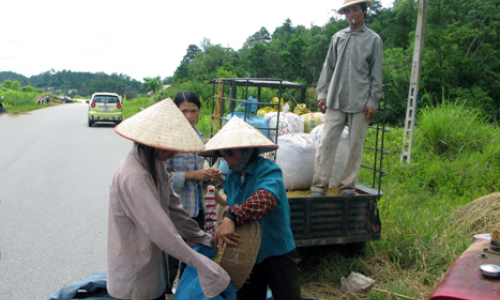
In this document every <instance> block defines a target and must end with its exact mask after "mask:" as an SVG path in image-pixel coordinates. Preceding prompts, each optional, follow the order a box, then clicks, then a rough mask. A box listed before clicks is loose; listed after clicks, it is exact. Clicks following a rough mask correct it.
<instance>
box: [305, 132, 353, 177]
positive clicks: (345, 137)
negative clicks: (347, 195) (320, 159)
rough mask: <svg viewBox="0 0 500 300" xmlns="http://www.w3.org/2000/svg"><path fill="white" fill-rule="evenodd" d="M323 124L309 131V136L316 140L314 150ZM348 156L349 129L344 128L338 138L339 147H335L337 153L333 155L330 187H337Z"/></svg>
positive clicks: (317, 145)
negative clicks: (333, 161)
mask: <svg viewBox="0 0 500 300" xmlns="http://www.w3.org/2000/svg"><path fill="white" fill-rule="evenodd" d="M323 125H324V124H321V125H318V126H316V127H314V129H313V130H312V131H311V135H314V137H315V138H316V149H318V147H319V144H320V143H321V136H322V133H323V127H324V126H323ZM348 154H349V128H348V127H347V126H346V127H344V130H343V131H342V135H341V136H340V141H339V145H338V146H337V152H336V153H335V163H334V164H333V169H332V174H331V176H330V184H329V186H330V187H334V186H335V187H338V186H339V183H340V179H341V177H342V173H343V172H344V168H345V162H346V160H347V155H348Z"/></svg>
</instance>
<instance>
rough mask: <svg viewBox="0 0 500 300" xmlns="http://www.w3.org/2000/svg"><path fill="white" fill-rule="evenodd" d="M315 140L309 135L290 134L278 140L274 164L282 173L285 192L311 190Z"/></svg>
mask: <svg viewBox="0 0 500 300" xmlns="http://www.w3.org/2000/svg"><path fill="white" fill-rule="evenodd" d="M315 145H316V139H315V138H314V136H313V135H310V134H309V133H291V134H287V135H283V136H280V137H279V138H278V146H279V148H278V151H277V154H276V155H277V159H276V163H277V164H278V166H280V168H281V170H282V171H283V181H284V183H285V188H286V189H287V190H308V189H309V188H311V183H312V178H313V173H314V157H315V156H316V146H315Z"/></svg>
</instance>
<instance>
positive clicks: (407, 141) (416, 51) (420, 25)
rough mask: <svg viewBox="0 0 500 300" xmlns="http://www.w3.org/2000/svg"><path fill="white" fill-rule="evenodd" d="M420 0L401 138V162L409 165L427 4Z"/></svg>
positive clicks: (424, 0) (425, 0)
mask: <svg viewBox="0 0 500 300" xmlns="http://www.w3.org/2000/svg"><path fill="white" fill-rule="evenodd" d="M428 1H429V0H420V3H419V6H418V18H417V28H416V30H415V45H414V47H413V63H412V66H411V77H410V90H409V93H408V108H407V110H406V121H405V134H404V137H403V154H402V155H401V161H403V160H406V162H407V163H410V160H411V147H412V144H413V132H414V129H415V118H416V115H417V103H418V93H419V85H420V68H421V66H422V52H423V50H424V36H425V21H426V18H427V2H428Z"/></svg>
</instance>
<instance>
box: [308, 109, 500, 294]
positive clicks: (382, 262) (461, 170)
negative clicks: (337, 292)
mask: <svg viewBox="0 0 500 300" xmlns="http://www.w3.org/2000/svg"><path fill="white" fill-rule="evenodd" d="M417 120H418V122H417V124H416V127H415V139H414V143H413V147H412V160H411V163H409V164H408V163H406V161H404V162H401V159H400V157H401V154H402V145H403V143H402V137H403V134H404V130H403V129H402V128H391V132H389V133H386V136H385V138H386V140H385V148H386V149H388V150H389V152H390V154H389V155H386V156H385V157H384V169H385V170H387V171H388V175H387V176H386V177H384V178H383V180H382V190H383V191H384V195H383V197H382V198H381V199H380V201H379V209H380V215H381V218H382V228H383V230H382V239H381V240H380V241H375V242H371V243H368V245H367V248H366V252H365V253H364V256H362V257H361V258H360V259H359V260H350V261H349V260H348V261H346V259H344V258H339V257H338V256H332V257H328V258H327V260H326V261H324V262H323V263H322V266H323V267H322V269H321V273H322V274H320V275H319V276H321V280H331V281H330V282H331V283H332V284H334V285H335V286H337V287H338V286H339V281H338V278H339V277H340V276H348V275H349V273H350V272H351V271H352V270H361V273H364V274H365V275H367V276H370V277H372V278H374V279H376V280H377V287H378V288H379V289H382V290H386V291H390V292H392V293H399V294H403V295H406V296H410V297H415V298H417V299H428V298H429V297H430V295H431V294H432V292H433V291H434V290H435V289H436V287H437V285H438V284H439V282H440V281H441V280H442V278H443V276H444V275H445V273H446V272H447V270H448V269H449V268H450V266H451V265H452V264H453V262H454V261H455V260H456V259H457V258H458V256H459V255H460V254H461V253H462V252H463V251H464V250H465V249H466V248H467V247H468V246H469V245H470V244H471V242H472V236H471V235H470V233H467V231H466V230H465V229H464V227H463V224H455V223H453V220H452V219H451V218H450V215H451V214H452V213H453V212H454V211H455V210H456V209H457V208H459V207H461V206H462V205H465V204H468V203H470V202H472V201H473V200H475V199H477V198H480V197H482V196H484V195H487V194H490V193H493V192H497V191H499V190H500V129H499V128H498V127H496V126H494V125H492V124H489V123H487V122H486V121H485V119H484V118H483V116H482V115H481V114H480V113H479V112H478V111H475V110H473V109H470V108H466V107H465V106H464V104H463V103H453V102H444V103H442V104H441V105H440V106H435V107H428V108H426V109H423V110H421V111H420V114H419V115H418V118H417ZM373 139H374V134H368V137H367V143H370V142H372V141H373ZM372 155H373V154H370V152H369V151H365V155H364V157H363V160H364V162H366V163H369V162H372V161H373V157H371V156H372ZM370 175H371V174H369V173H366V172H364V173H363V172H362V174H360V177H361V179H362V180H363V179H365V180H366V179H368V178H369V176H370ZM477 233H482V232H476V233H474V234H477ZM324 268H326V269H324ZM339 272H340V274H339ZM332 274H335V275H332ZM328 278H329V279H328ZM306 288H307V285H306ZM332 295H333V294H330V297H332ZM322 296H323V297H324V299H328V297H327V296H326V295H322ZM380 297H381V295H380V293H372V294H370V295H369V296H368V298H371V299H379V298H380ZM322 299H323V298H322Z"/></svg>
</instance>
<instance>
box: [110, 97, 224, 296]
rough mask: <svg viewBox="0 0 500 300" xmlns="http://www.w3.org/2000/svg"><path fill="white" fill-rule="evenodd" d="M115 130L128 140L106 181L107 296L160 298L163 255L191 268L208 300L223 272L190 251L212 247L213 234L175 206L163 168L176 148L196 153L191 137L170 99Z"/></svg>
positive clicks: (164, 268) (197, 143)
mask: <svg viewBox="0 0 500 300" xmlns="http://www.w3.org/2000/svg"><path fill="white" fill-rule="evenodd" d="M115 131H116V132H117V133H118V134H120V135H121V136H123V137H125V138H127V139H130V140H132V141H134V144H133V146H132V150H131V151H130V152H129V153H128V154H127V156H126V157H125V158H124V159H123V160H122V162H121V163H120V165H119V166H118V168H117V170H116V171H115V174H114V176H113V179H112V180H111V184H110V197H109V210H108V242H107V247H108V249H107V275H108V278H107V289H108V293H109V294H110V295H111V296H112V297H114V298H117V299H141V300H142V299H165V291H166V290H167V282H166V280H165V279H166V278H167V274H166V272H167V266H166V261H165V255H164V253H168V254H169V255H173V256H175V257H177V258H179V259H181V260H182V261H185V262H187V263H188V264H189V265H190V266H192V267H194V268H195V269H197V271H198V275H199V280H200V286H201V289H202V291H203V294H204V295H205V296H206V297H207V298H213V297H215V296H217V295H219V294H220V293H221V292H222V291H224V290H225V289H226V288H227V287H228V285H229V280H230V278H229V275H228V274H227V272H226V271H224V270H223V269H222V268H221V267H220V266H219V265H218V264H216V263H214V262H213V261H212V260H211V259H209V258H207V257H206V256H204V255H202V254H200V253H198V252H196V251H194V250H193V249H192V248H191V247H194V246H197V245H200V244H203V245H205V246H208V247H213V237H212V236H211V235H209V234H207V233H206V232H204V231H203V230H201V229H200V228H199V227H198V225H197V224H196V222H195V221H194V220H192V219H191V217H190V215H189V214H188V213H187V212H186V211H185V210H184V209H183V208H182V205H181V202H180V200H179V197H178V196H177V194H176V193H175V192H174V190H173V189H172V187H171V185H170V178H169V176H168V174H167V172H166V171H165V168H164V165H163V162H164V161H166V160H168V159H170V158H171V157H172V156H174V155H175V154H176V153H177V152H183V153H184V152H197V151H200V150H202V149H203V147H204V145H203V142H202V141H201V140H200V138H199V136H198V134H197V133H196V132H195V131H194V130H193V127H192V126H191V125H190V124H189V122H187V121H186V118H185V117H184V116H183V114H182V113H181V112H180V111H179V109H178V108H177V107H176V106H175V104H174V103H173V101H172V100H171V99H170V98H169V99H165V100H163V101H160V102H159V103H157V104H155V105H152V106H150V107H149V108H147V109H145V110H143V111H141V112H139V113H137V114H135V115H134V116H132V117H130V118H127V119H126V120H125V121H123V122H122V123H121V124H120V125H118V126H117V127H115ZM181 235H182V236H183V237H184V238H185V239H186V240H187V243H186V242H185V241H183V239H182V238H181ZM188 244H189V245H188Z"/></svg>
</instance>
